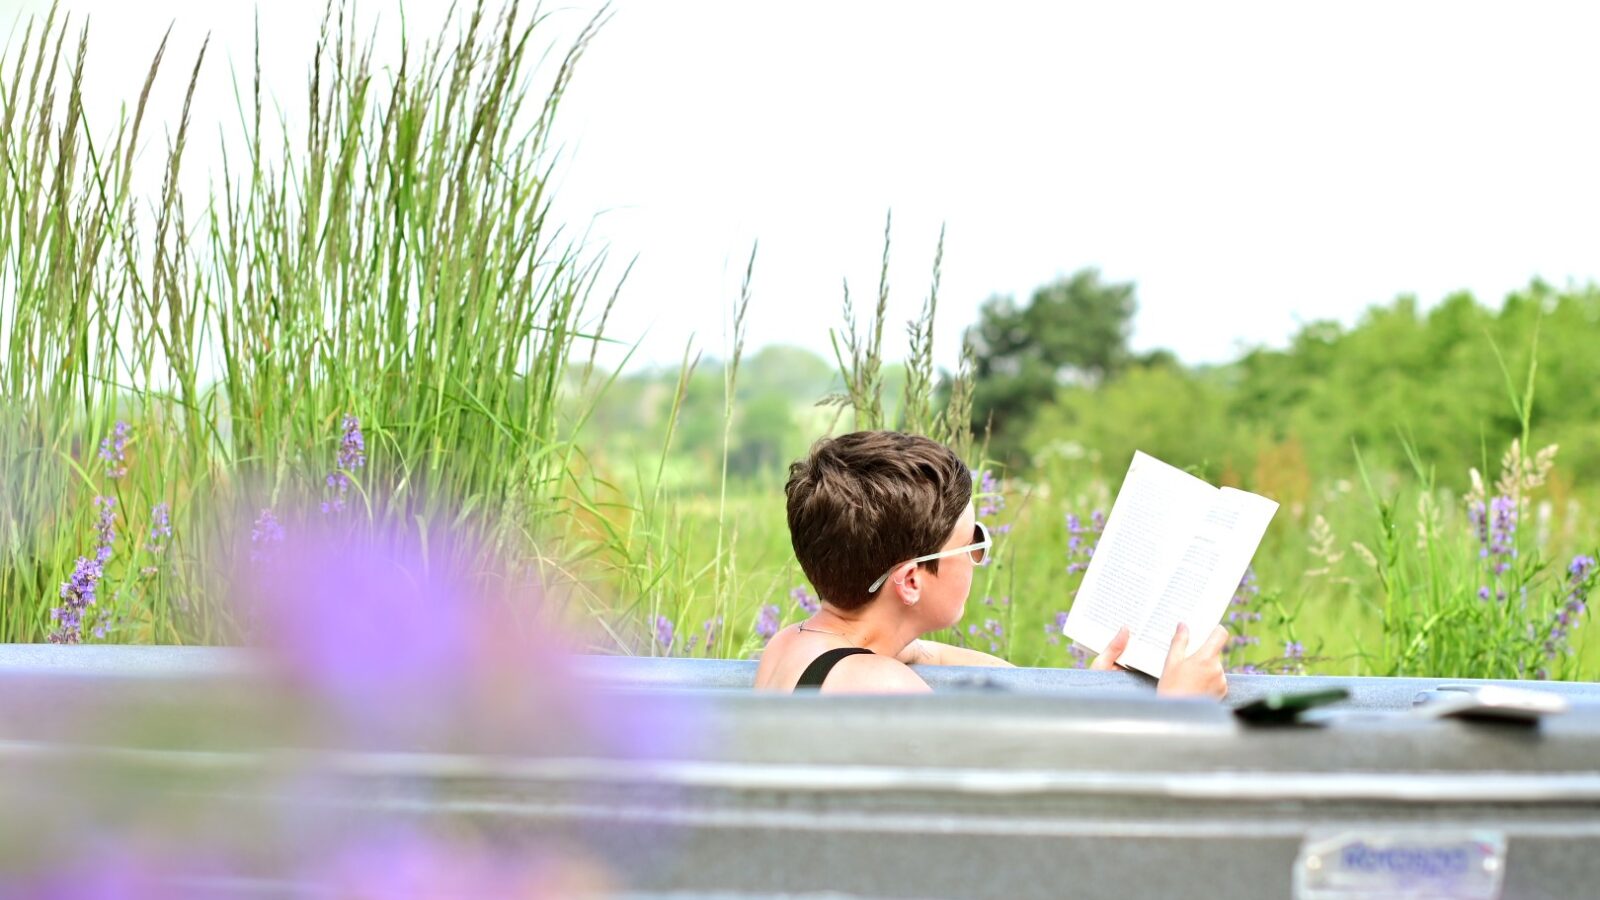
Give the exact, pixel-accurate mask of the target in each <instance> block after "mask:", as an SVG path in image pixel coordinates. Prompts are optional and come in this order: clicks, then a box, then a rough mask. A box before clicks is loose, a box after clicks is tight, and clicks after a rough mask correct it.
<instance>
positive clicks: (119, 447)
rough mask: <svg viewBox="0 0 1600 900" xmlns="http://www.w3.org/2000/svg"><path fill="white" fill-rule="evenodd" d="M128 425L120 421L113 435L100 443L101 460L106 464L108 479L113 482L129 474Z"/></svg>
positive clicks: (112, 430) (112, 431) (114, 428)
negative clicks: (126, 451) (127, 451)
mask: <svg viewBox="0 0 1600 900" xmlns="http://www.w3.org/2000/svg"><path fill="white" fill-rule="evenodd" d="M127 446H128V423H127V422H122V421H119V422H117V424H116V425H115V426H113V427H112V429H111V434H110V435H109V436H108V437H105V438H103V439H101V441H100V458H101V459H102V460H104V461H105V463H106V477H107V478H110V479H111V480H112V481H115V480H117V479H118V478H121V477H122V476H124V475H126V474H128V458H127V455H126V453H125V450H126V448H127Z"/></svg>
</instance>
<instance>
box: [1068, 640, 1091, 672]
mask: <svg viewBox="0 0 1600 900" xmlns="http://www.w3.org/2000/svg"><path fill="white" fill-rule="evenodd" d="M1067 652H1068V653H1070V654H1072V667H1073V668H1074V669H1087V668H1089V663H1090V661H1091V660H1090V656H1091V654H1090V652H1089V648H1088V647H1085V646H1083V645H1082V644H1079V643H1076V642H1074V643H1072V644H1069V645H1067Z"/></svg>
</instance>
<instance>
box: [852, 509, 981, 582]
mask: <svg viewBox="0 0 1600 900" xmlns="http://www.w3.org/2000/svg"><path fill="white" fill-rule="evenodd" d="M993 543H994V539H993V538H991V537H990V536H989V528H988V526H986V525H984V524H983V523H982V522H973V523H972V543H970V544H968V545H966V546H965V547H952V548H951V549H949V550H940V551H939V552H938V553H929V554H928V555H927V556H919V557H917V558H916V559H908V560H906V561H905V562H902V563H895V565H894V568H893V569H890V570H889V571H887V572H885V573H883V576H882V577H881V578H879V579H878V580H877V581H874V582H873V583H872V587H869V588H867V593H869V594H876V593H877V592H878V588H881V587H883V583H884V582H885V581H888V580H889V576H890V575H893V574H894V573H895V569H898V568H900V567H901V566H904V565H906V564H908V563H924V562H927V561H928V560H930V559H943V558H944V557H946V556H957V555H959V554H962V553H970V554H972V564H973V565H975V566H981V565H983V563H984V560H986V559H988V558H989V546H990V545H991V544H993Z"/></svg>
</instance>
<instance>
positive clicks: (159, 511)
mask: <svg viewBox="0 0 1600 900" xmlns="http://www.w3.org/2000/svg"><path fill="white" fill-rule="evenodd" d="M171 537H172V516H171V510H170V509H169V508H168V507H167V504H165V503H157V504H156V505H155V506H152V507H150V542H149V543H147V544H145V547H146V549H148V550H149V551H150V552H151V553H160V552H161V551H162V550H163V549H165V548H166V543H167V540H168V539H169V538H171Z"/></svg>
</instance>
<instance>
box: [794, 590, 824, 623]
mask: <svg viewBox="0 0 1600 900" xmlns="http://www.w3.org/2000/svg"><path fill="white" fill-rule="evenodd" d="M789 598H790V599H792V600H793V601H794V602H795V605H796V606H799V607H800V608H801V609H803V610H805V612H806V615H809V616H814V615H816V614H817V613H818V612H821V611H822V601H821V600H818V599H817V598H815V597H813V596H811V593H810V592H809V591H807V590H806V586H805V585H803V584H802V585H800V586H799V587H797V588H792V589H791V590H790V591H789Z"/></svg>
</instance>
